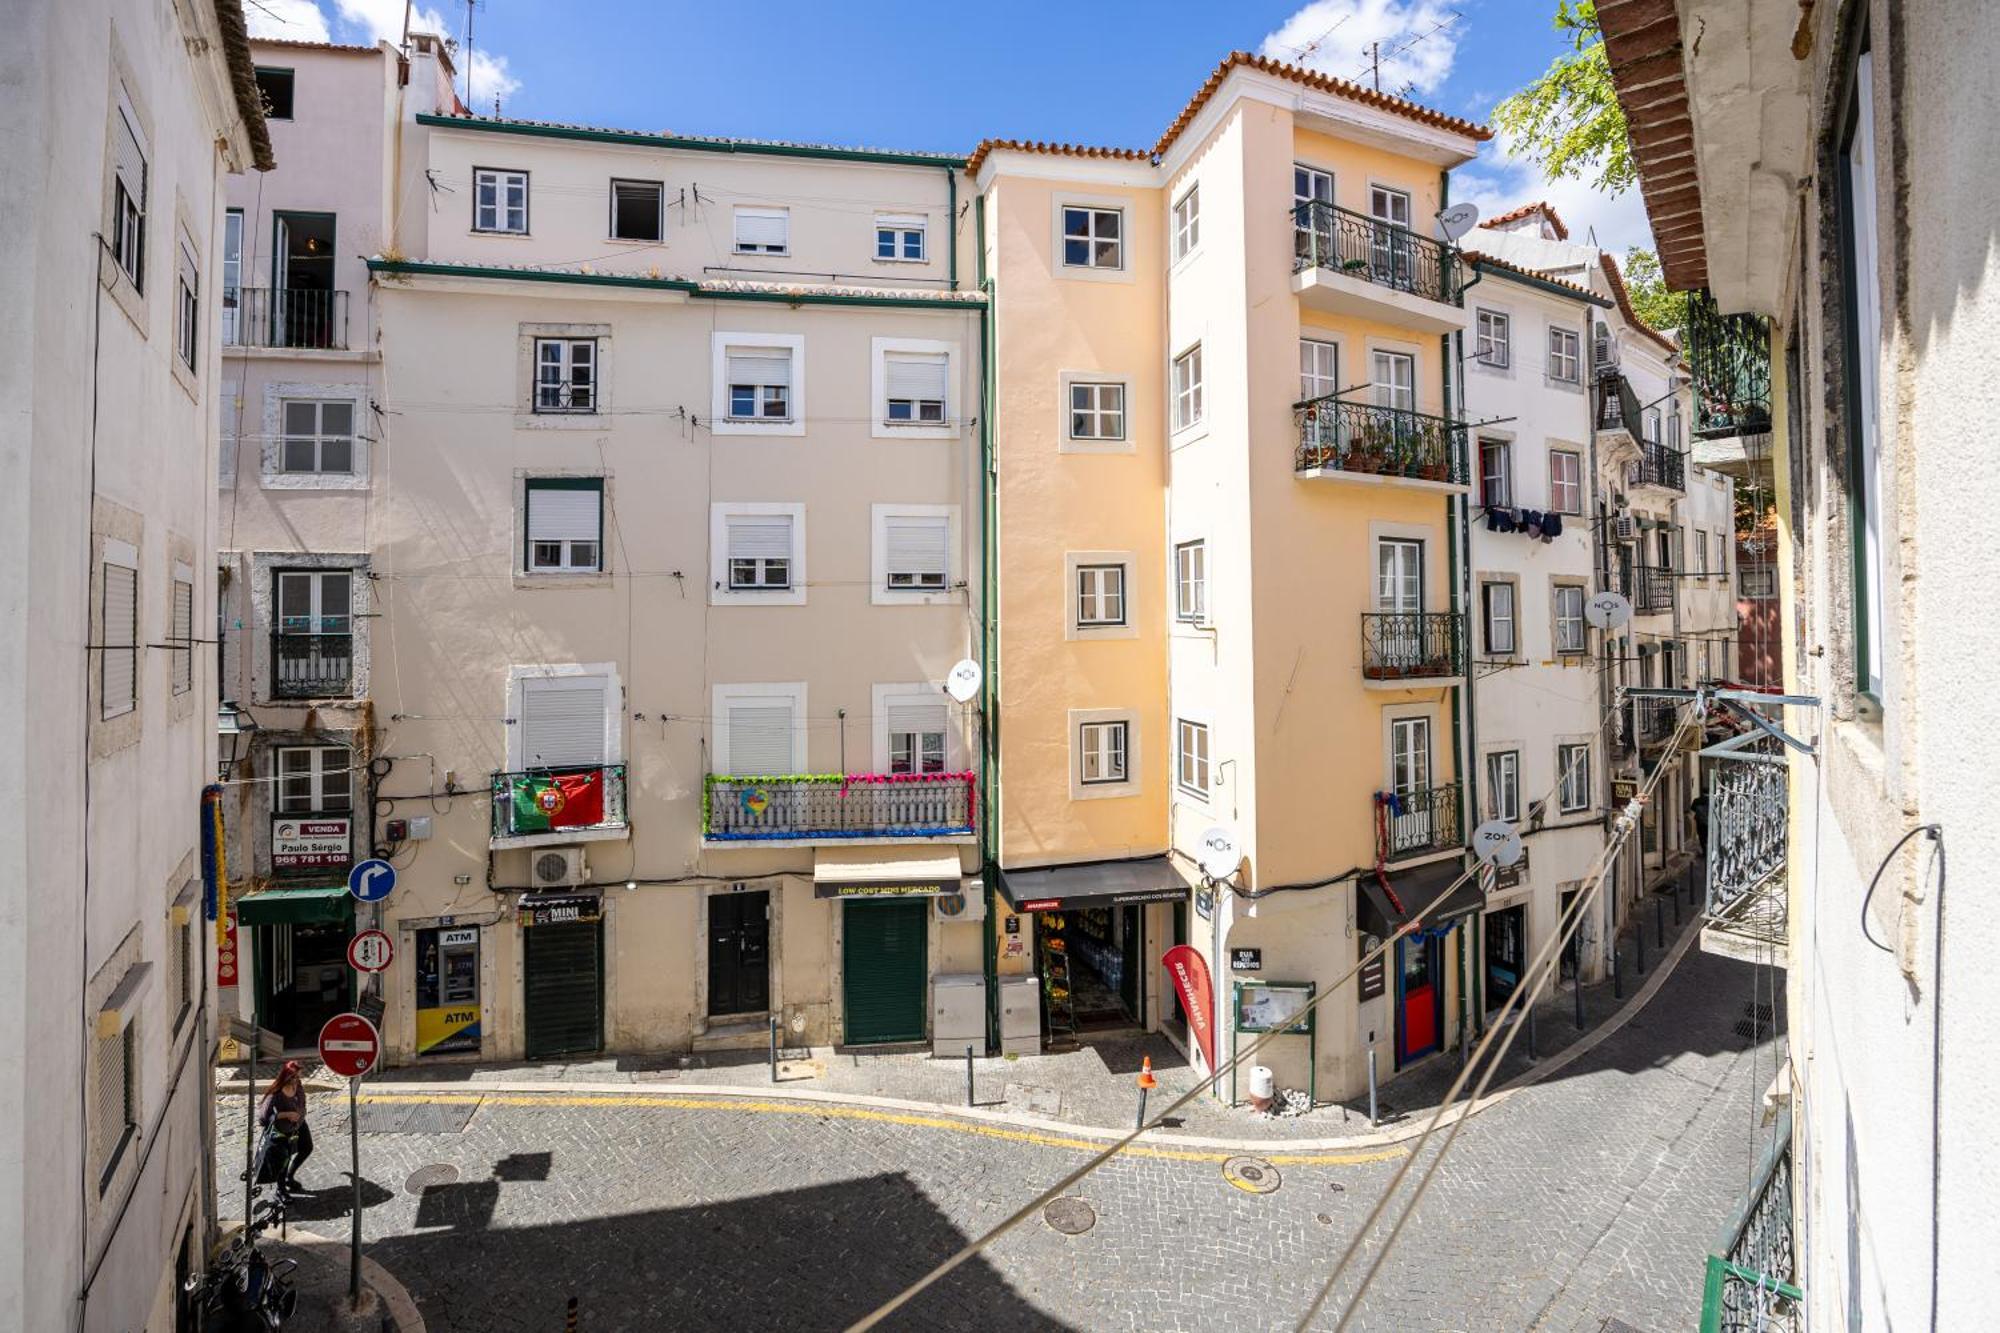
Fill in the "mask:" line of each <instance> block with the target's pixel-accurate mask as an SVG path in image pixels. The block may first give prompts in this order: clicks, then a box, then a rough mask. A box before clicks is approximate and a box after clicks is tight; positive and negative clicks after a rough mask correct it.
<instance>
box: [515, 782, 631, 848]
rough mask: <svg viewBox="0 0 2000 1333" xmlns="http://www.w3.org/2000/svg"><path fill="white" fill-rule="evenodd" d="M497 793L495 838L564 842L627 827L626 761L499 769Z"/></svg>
mask: <svg viewBox="0 0 2000 1333" xmlns="http://www.w3.org/2000/svg"><path fill="white" fill-rule="evenodd" d="M492 792H493V836H494V837H495V838H541V839H543V840H545V841H548V842H560V841H563V840H564V839H565V838H574V837H578V836H588V835H590V834H602V833H604V832H606V831H619V830H623V829H624V828H625V826H626V824H625V765H623V764H583V765H576V766H570V767H563V768H531V769H523V770H521V771H519V772H503V773H495V774H494V775H493V783H492Z"/></svg>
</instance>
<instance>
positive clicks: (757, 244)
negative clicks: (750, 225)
mask: <svg viewBox="0 0 2000 1333" xmlns="http://www.w3.org/2000/svg"><path fill="white" fill-rule="evenodd" d="M746 218H755V219H759V220H762V221H770V220H771V219H773V218H776V219H777V221H778V225H779V226H780V227H781V228H782V229H783V230H784V233H785V239H784V240H783V241H782V242H780V243H778V244H776V245H773V244H772V243H770V242H769V241H749V242H746V241H745V240H744V239H743V222H744V219H746ZM730 240H731V242H732V245H731V248H732V249H733V250H734V251H735V253H737V254H739V255H779V256H782V255H789V254H790V253H791V252H792V210H791V209H789V208H780V207H774V206H772V205H769V204H738V205H736V209H735V212H734V213H733V215H732V216H731V219H730Z"/></svg>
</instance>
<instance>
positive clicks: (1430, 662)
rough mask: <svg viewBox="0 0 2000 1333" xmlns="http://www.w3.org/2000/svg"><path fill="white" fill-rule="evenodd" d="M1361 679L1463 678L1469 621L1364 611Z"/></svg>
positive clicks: (1456, 616) (1447, 614) (1450, 615)
mask: <svg viewBox="0 0 2000 1333" xmlns="http://www.w3.org/2000/svg"><path fill="white" fill-rule="evenodd" d="M1361 674H1362V676H1363V677H1364V678H1365V679H1367V680H1419V681H1420V680H1428V679H1435V678H1437V677H1440V676H1462V675H1464V674H1465V616H1464V614H1463V613H1461V612H1454V611H1415V612H1402V611H1364V612H1362V614H1361Z"/></svg>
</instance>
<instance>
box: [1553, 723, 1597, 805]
mask: <svg viewBox="0 0 2000 1333" xmlns="http://www.w3.org/2000/svg"><path fill="white" fill-rule="evenodd" d="M1579 750H1580V751H1582V752H1583V761H1582V762H1581V763H1579V764H1577V766H1576V768H1575V770H1574V771H1572V770H1571V769H1570V763H1571V761H1572V759H1573V758H1574V756H1575V755H1576V752H1577V751H1579ZM1590 765H1591V754H1590V743H1589V742H1588V741H1558V742H1557V743H1556V813H1558V814H1564V815H1576V814H1582V813H1584V812H1585V811H1587V810H1589V809H1590V804H1591V802H1590Z"/></svg>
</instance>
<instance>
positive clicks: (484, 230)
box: [472, 167, 529, 236]
mask: <svg viewBox="0 0 2000 1333" xmlns="http://www.w3.org/2000/svg"><path fill="white" fill-rule="evenodd" d="M489 183H490V184H491V185H492V186H493V202H492V204H491V205H490V206H489V205H487V204H485V203H482V202H481V201H480V198H479V196H480V192H481V190H482V188H483V187H484V186H486V185H488V184H489ZM516 186H518V187H519V189H520V192H521V202H520V205H519V208H520V213H521V225H520V226H518V227H515V226H510V225H508V224H509V223H511V222H512V221H513V214H514V211H515V205H514V204H513V203H512V202H510V201H509V199H508V197H507V196H508V194H509V193H510V192H511V191H512V190H513V189H514V188H515V187H516ZM489 214H490V216H491V217H492V219H493V220H492V222H491V224H490V225H482V223H481V218H482V217H485V216H488V215H489ZM472 229H473V231H475V232H477V233H479V234H480V235H481V236H526V235H528V234H529V232H528V173H527V172H525V171H521V170H519V169H518V168H515V167H474V168H473V169H472Z"/></svg>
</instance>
